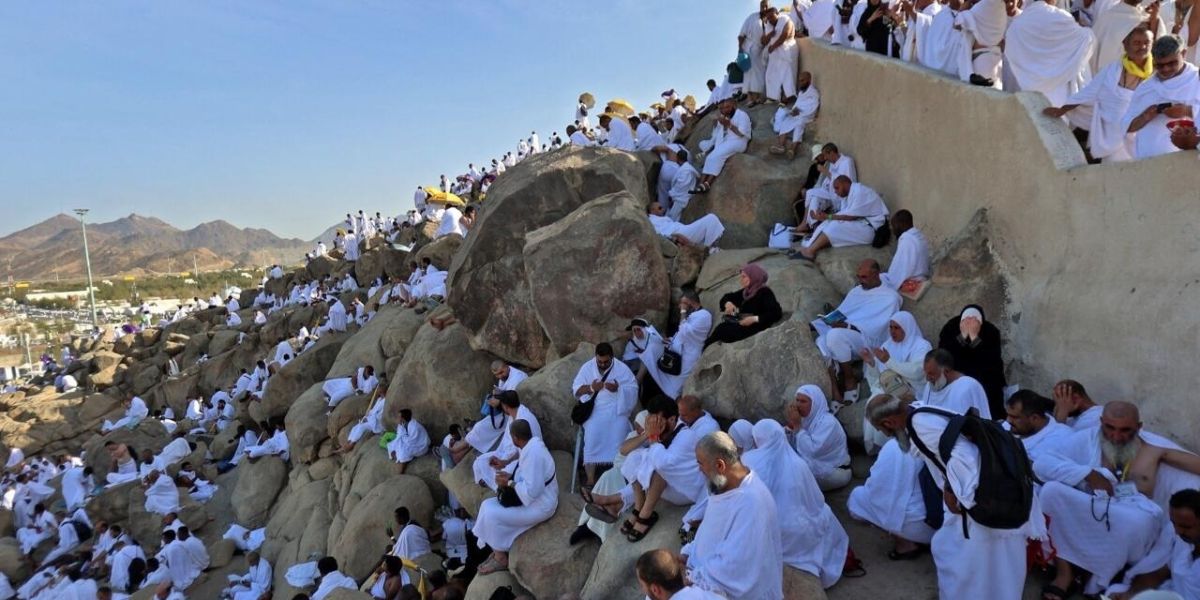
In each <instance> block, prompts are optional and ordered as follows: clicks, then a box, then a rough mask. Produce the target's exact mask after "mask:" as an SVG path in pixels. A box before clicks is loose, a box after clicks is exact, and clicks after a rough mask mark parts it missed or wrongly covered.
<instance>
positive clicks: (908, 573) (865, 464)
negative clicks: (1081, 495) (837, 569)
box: [797, 454, 1045, 600]
mask: <svg viewBox="0 0 1200 600" xmlns="http://www.w3.org/2000/svg"><path fill="white" fill-rule="evenodd" d="M853 468H854V481H852V482H851V483H850V485H848V486H846V487H845V488H842V489H841V490H838V491H836V492H834V493H831V494H828V495H826V501H827V502H828V503H829V506H830V507H831V508H833V512H834V513H835V514H837V516H838V519H839V520H840V521H841V522H842V525H843V526H844V527H845V528H846V533H848V534H849V535H850V547H851V548H853V549H854V552H855V554H856V555H858V558H859V560H861V561H863V564H864V567H865V568H866V571H867V574H866V575H865V576H864V577H860V578H856V579H846V578H843V579H842V580H841V581H839V582H838V583H837V585H835V586H833V587H832V588H830V589H829V590H827V592H828V595H829V599H830V600H861V599H864V598H888V599H889V600H937V597H938V594H937V575H936V571H935V570H934V566H933V560H932V559H931V558H930V557H929V554H928V553H927V554H925V555H924V556H922V557H920V558H919V559H916V560H910V561H898V562H897V561H892V560H888V557H887V553H888V550H891V548H892V546H891V540H890V539H888V536H887V535H886V534H884V533H883V532H882V531H881V530H879V529H877V528H875V527H874V526H872V525H868V524H866V523H863V522H861V521H855V520H854V519H852V518H851V517H850V514H849V512H848V511H847V510H846V500H847V499H848V498H849V497H850V490H852V489H854V488H855V487H858V486H860V485H862V482H863V480H864V479H866V476H867V472H868V471H869V470H870V468H871V460H870V459H869V458H867V457H866V456H864V455H862V454H855V455H854V456H853ZM1044 583H1045V582H1044V581H1043V580H1042V579H1040V578H1039V577H1038V576H1035V575H1030V576H1029V577H1028V578H1027V579H1026V581H1025V599H1024V600H1037V599H1038V598H1040V597H1041V596H1040V594H1039V593H1038V592H1039V590H1040V589H1041V586H1042V585H1043V584H1044ZM797 600H800V599H797ZM979 600H983V599H979Z"/></svg>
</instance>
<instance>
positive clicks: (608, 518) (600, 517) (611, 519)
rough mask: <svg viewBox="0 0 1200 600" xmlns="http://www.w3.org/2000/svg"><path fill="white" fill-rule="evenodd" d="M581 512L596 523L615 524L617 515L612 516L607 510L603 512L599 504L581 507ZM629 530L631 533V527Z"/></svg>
mask: <svg viewBox="0 0 1200 600" xmlns="http://www.w3.org/2000/svg"><path fill="white" fill-rule="evenodd" d="M583 512H585V513H587V515H588V516H589V517H591V518H593V519H596V520H597V521H603V522H605V523H616V522H617V515H614V514H612V513H610V512H608V511H607V510H604V507H603V506H600V505H599V504H594V503H591V502H588V503H587V504H586V505H585V506H584V507H583ZM628 522H629V521H626V523H628ZM630 530H631V531H632V527H631V528H630Z"/></svg>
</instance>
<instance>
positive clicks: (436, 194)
mask: <svg viewBox="0 0 1200 600" xmlns="http://www.w3.org/2000/svg"><path fill="white" fill-rule="evenodd" d="M425 193H426V194H428V195H429V197H428V198H427V199H426V200H425V201H426V202H429V203H432V204H445V205H446V206H457V207H460V208H461V207H463V206H466V205H467V203H466V202H463V199H462V198H459V197H458V196H455V195H454V194H451V193H449V192H443V191H442V190H439V189H437V188H435V187H427V188H425Z"/></svg>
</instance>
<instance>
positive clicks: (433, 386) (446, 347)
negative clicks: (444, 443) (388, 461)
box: [272, 324, 495, 435]
mask: <svg viewBox="0 0 1200 600" xmlns="http://www.w3.org/2000/svg"><path fill="white" fill-rule="evenodd" d="M469 336H470V334H469V332H468V331H467V330H466V329H465V328H464V327H463V326H462V325H457V324H456V325H451V326H450V327H446V328H445V329H442V330H438V329H436V328H434V327H433V326H432V325H425V326H423V327H421V329H420V330H419V331H417V335H416V337H415V338H414V339H413V342H412V345H410V346H409V348H408V351H407V352H405V353H404V358H403V359H402V360H401V361H400V366H399V368H397V369H396V372H395V373H393V374H392V378H391V385H390V386H389V387H388V395H387V405H386V407H385V409H384V425H385V427H395V425H396V420H395V418H396V416H397V415H398V414H399V411H400V409H401V408H405V407H407V408H411V409H412V410H413V414H414V416H415V417H416V419H417V420H418V421H420V422H422V423H426V424H438V423H443V424H448V423H458V422H461V421H462V419H463V418H466V417H470V416H472V415H476V416H478V414H479V403H480V402H481V401H482V400H483V396H484V394H486V393H487V392H488V391H490V390H491V389H492V385H493V384H494V383H495V382H494V380H493V379H492V373H491V370H490V367H491V361H492V358H491V357H490V356H488V355H487V354H485V353H483V352H477V351H474V350H472V349H471V346H470V342H469ZM272 385H274V383H272ZM430 435H434V433H433V432H432V431H431V432H430Z"/></svg>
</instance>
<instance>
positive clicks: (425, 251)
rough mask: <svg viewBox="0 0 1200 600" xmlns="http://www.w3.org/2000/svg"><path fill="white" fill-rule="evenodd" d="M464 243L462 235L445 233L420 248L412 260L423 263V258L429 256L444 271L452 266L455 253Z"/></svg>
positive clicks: (419, 263)
mask: <svg viewBox="0 0 1200 600" xmlns="http://www.w3.org/2000/svg"><path fill="white" fill-rule="evenodd" d="M462 245H463V238H462V236H458V235H443V236H442V237H440V238H438V239H436V240H434V241H432V242H430V243H428V244H425V245H424V246H421V249H420V250H417V253H416V254H414V255H413V257H412V260H414V261H416V263H417V264H418V265H423V263H422V260H423V259H426V258H428V259H429V261H430V262H432V263H433V266H435V267H437V268H438V269H441V270H443V271H445V270H447V269H449V268H450V263H451V261H452V260H453V259H454V253H455V252H458V249H459V248H461V247H462Z"/></svg>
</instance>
